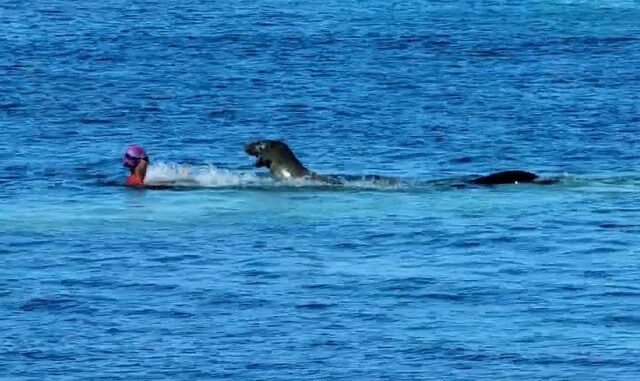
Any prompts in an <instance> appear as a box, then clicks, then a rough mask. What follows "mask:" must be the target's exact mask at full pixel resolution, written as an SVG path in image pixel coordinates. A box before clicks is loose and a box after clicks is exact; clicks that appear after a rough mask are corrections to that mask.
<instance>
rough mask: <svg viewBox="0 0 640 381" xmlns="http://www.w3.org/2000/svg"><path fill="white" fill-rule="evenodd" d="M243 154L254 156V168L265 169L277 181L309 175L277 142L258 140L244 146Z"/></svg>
mask: <svg viewBox="0 0 640 381" xmlns="http://www.w3.org/2000/svg"><path fill="white" fill-rule="evenodd" d="M244 152H246V153H247V154H248V155H251V156H255V157H256V161H255V166H256V167H258V168H260V167H267V168H269V171H270V172H271V175H272V176H273V177H275V178H278V179H289V178H299V177H305V176H309V175H311V171H309V170H308V169H307V168H306V167H305V166H304V165H302V163H301V162H300V160H298V158H297V157H296V155H295V154H294V153H293V151H292V150H291V148H289V146H288V145H287V144H286V143H284V142H282V141H279V140H258V141H255V142H252V143H247V144H245V145H244Z"/></svg>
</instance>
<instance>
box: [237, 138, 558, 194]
mask: <svg viewBox="0 0 640 381" xmlns="http://www.w3.org/2000/svg"><path fill="white" fill-rule="evenodd" d="M244 151H245V152H246V153H247V154H248V155H251V156H255V157H256V162H255V166H256V167H258V168H260V167H267V168H268V169H269V171H270V172H271V176H273V177H274V178H276V179H278V180H286V179H297V178H308V179H311V180H318V181H322V182H326V183H329V184H342V183H343V182H344V180H345V177H343V176H325V175H319V174H317V173H315V172H313V171H310V170H309V169H308V168H307V167H305V166H304V165H303V164H302V162H300V160H299V159H298V157H297V156H296V155H295V153H293V151H292V150H291V148H289V146H288V145H287V144H286V143H284V142H282V141H280V140H258V141H255V142H252V143H247V144H245V145H244ZM359 179H363V180H372V181H380V180H383V181H386V182H398V180H397V179H394V178H390V177H385V176H377V175H372V176H364V177H359ZM467 183H469V184H476V185H500V184H519V183H539V184H550V183H552V181H551V180H541V179H540V177H539V176H538V175H536V174H535V173H532V172H527V171H521V170H510V171H501V172H496V173H492V174H489V175H487V176H480V177H477V178H475V179H471V180H468V181H467Z"/></svg>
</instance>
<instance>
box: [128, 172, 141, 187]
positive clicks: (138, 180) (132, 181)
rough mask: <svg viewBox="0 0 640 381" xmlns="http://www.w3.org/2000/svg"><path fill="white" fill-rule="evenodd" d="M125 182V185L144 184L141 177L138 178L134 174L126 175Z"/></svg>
mask: <svg viewBox="0 0 640 381" xmlns="http://www.w3.org/2000/svg"><path fill="white" fill-rule="evenodd" d="M126 183H127V185H130V186H139V185H143V184H144V182H143V181H142V179H141V178H139V177H138V176H136V175H135V174H132V175H129V176H127V182H126Z"/></svg>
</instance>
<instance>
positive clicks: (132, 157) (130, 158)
mask: <svg viewBox="0 0 640 381" xmlns="http://www.w3.org/2000/svg"><path fill="white" fill-rule="evenodd" d="M140 160H146V161H149V157H148V156H147V153H146V152H144V148H142V147H141V146H139V145H137V144H131V145H130V146H128V147H127V149H126V150H125V151H124V156H123V157H122V165H124V166H125V167H127V168H134V167H135V166H136V165H138V163H139V162H140Z"/></svg>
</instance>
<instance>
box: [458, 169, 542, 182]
mask: <svg viewBox="0 0 640 381" xmlns="http://www.w3.org/2000/svg"><path fill="white" fill-rule="evenodd" d="M537 178H538V175H536V174H535V173H531V172H527V171H519V170H515V171H502V172H496V173H492V174H490V175H487V176H481V177H478V178H476V179H473V180H471V181H469V182H470V183H472V184H479V185H499V184H519V183H532V182H534V181H535V180H536V179H537Z"/></svg>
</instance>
